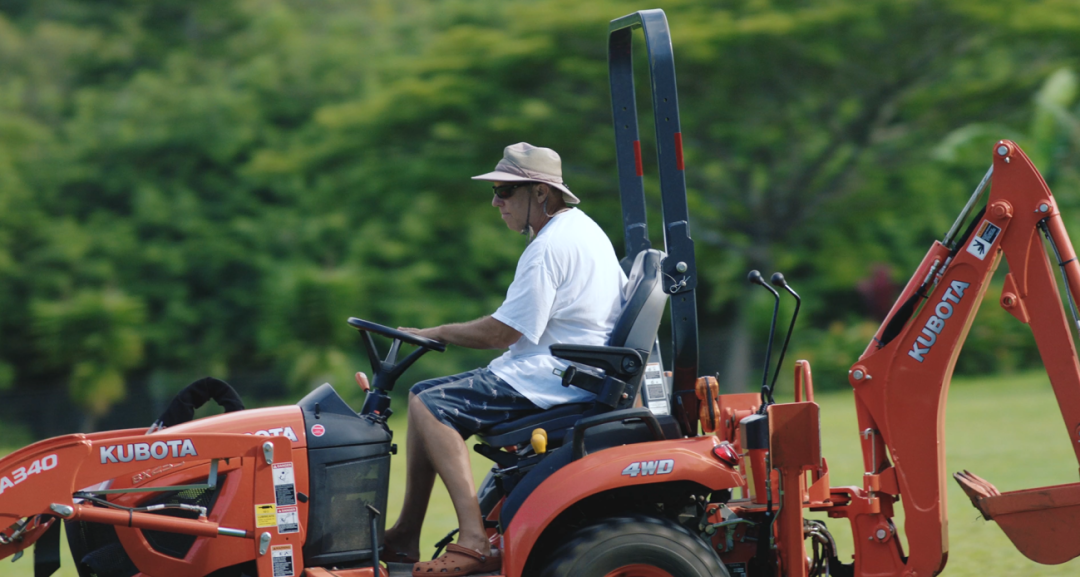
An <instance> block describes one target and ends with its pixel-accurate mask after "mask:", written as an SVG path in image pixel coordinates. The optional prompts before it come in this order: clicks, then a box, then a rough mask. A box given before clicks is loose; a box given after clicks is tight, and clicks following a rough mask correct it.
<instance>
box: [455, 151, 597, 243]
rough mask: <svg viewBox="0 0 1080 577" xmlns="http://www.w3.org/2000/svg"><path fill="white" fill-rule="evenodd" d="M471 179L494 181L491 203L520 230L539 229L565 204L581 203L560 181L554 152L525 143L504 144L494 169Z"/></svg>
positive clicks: (508, 223) (509, 224)
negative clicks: (501, 156)
mask: <svg viewBox="0 0 1080 577" xmlns="http://www.w3.org/2000/svg"><path fill="white" fill-rule="evenodd" d="M473 180H486V181H490V182H492V183H493V184H494V189H495V194H494V196H493V198H492V199H491V204H492V206H494V207H496V208H498V209H499V213H500V214H501V215H502V218H503V221H504V222H506V226H508V227H510V228H511V229H512V230H520V231H522V232H523V233H524V232H527V231H528V230H529V227H530V226H532V228H533V229H534V230H539V228H540V227H541V226H543V224H544V223H546V221H547V219H548V218H550V215H553V214H555V212H557V211H559V210H561V209H563V208H566V205H567V204H577V203H579V202H581V201H580V200H578V197H576V196H574V193H572V192H570V189H569V188H567V186H566V183H564V182H563V181H562V159H560V158H559V155H558V153H556V152H555V151H554V150H551V149H550V148H540V147H537V146H533V145H531V144H529V143H527V142H519V143H517V144H512V145H510V146H507V147H506V148H505V149H503V158H502V160H500V161H499V163H498V164H497V165H495V170H494V171H492V172H489V173H486V174H481V175H479V176H474V177H473ZM534 209H536V210H534ZM537 220H539V222H534V221H537Z"/></svg>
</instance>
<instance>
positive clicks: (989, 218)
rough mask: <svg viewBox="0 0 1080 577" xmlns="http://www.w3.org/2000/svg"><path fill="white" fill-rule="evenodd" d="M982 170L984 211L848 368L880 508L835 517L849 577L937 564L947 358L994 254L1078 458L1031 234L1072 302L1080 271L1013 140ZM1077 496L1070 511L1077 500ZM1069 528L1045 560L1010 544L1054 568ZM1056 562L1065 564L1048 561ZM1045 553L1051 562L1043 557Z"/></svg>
mask: <svg viewBox="0 0 1080 577" xmlns="http://www.w3.org/2000/svg"><path fill="white" fill-rule="evenodd" d="M992 173H993V179H992V184H991V191H990V196H989V199H988V201H987V204H986V209H985V212H980V213H979V214H977V215H976V217H975V218H974V219H972V221H971V223H970V225H969V227H968V229H967V232H966V233H965V234H964V235H963V236H961V237H960V238H959V239H957V240H956V241H954V242H952V243H950V244H949V245H946V244H943V243H940V242H935V243H934V245H933V246H932V247H931V249H930V251H929V252H928V253H927V256H926V257H925V258H924V260H923V262H922V263H921V264H920V266H919V267H918V269H917V270H916V274H915V276H913V277H912V279H911V281H910V282H909V283H908V285H907V287H906V288H905V290H904V292H903V294H902V295H901V298H900V300H899V301H898V303H897V305H896V306H895V307H894V308H893V311H892V312H891V313H890V316H889V318H887V319H886V321H885V322H884V323H882V326H881V328H880V329H879V331H878V333H877V335H876V336H875V339H874V342H872V343H871V344H870V346H868V347H867V350H866V352H865V353H863V355H862V357H861V358H860V359H859V361H858V362H857V363H856V364H855V365H854V366H852V368H851V371H850V372H849V381H850V383H851V386H852V387H853V388H854V389H855V401H856V408H857V413H858V420H859V430H860V432H861V436H862V449H863V461H864V465H865V471H866V473H865V478H864V491H865V496H866V499H867V502H868V503H871V504H873V503H875V500H877V502H879V503H881V505H878V506H876V507H875V506H870V507H866V508H864V510H863V511H861V512H860V513H859V514H851V515H837V516H848V517H849V518H850V520H851V523H852V528H853V531H854V532H855V535H854V537H855V543H856V549H857V551H856V556H855V558H856V567H855V573H856V574H857V575H904V576H909V577H916V576H930V575H934V574H936V573H937V572H939V571H940V570H941V569H942V568H943V567H944V565H945V561H946V558H947V553H948V549H949V546H948V522H947V514H946V508H945V494H946V486H945V484H946V475H945V442H944V424H945V400H946V395H947V393H948V387H949V381H950V379H951V377H952V372H953V368H954V366H955V364H956V358H957V356H958V355H959V353H960V349H961V347H962V346H963V344H964V339H965V338H966V337H967V334H968V330H969V329H970V327H971V323H972V320H973V319H974V317H975V313H976V312H977V311H978V309H979V305H980V304H981V302H982V298H983V295H984V293H985V291H986V289H987V287H988V286H989V282H990V279H991V277H992V276H993V273H994V271H995V270H996V268H997V266H998V263H999V261H1000V258H1001V256H1002V255H1004V257H1005V258H1006V260H1007V261H1008V263H1009V270H1010V272H1009V274H1008V275H1007V276H1006V279H1005V287H1004V290H1003V293H1002V295H1001V300H1000V304H1001V306H1002V307H1004V308H1005V309H1006V310H1007V311H1009V312H1010V313H1011V314H1012V315H1013V316H1015V317H1016V318H1017V319H1019V320H1020V321H1021V322H1024V323H1027V324H1028V325H1029V326H1030V327H1031V330H1032V332H1033V333H1034V336H1035V341H1036V344H1037V345H1038V348H1039V353H1040V355H1041V356H1042V359H1043V362H1044V364H1045V365H1046V369H1047V372H1048V374H1049V376H1050V382H1051V384H1052V385H1053V388H1054V392H1055V394H1056V396H1057V399H1058V403H1059V406H1060V408H1061V414H1062V416H1063V418H1064V420H1065V425H1066V429H1067V432H1068V434H1069V436H1070V439H1071V440H1072V445H1073V449H1074V451H1076V455H1077V459H1078V462H1080V444H1078V443H1077V442H1076V440H1077V435H1078V434H1080V364H1078V362H1077V356H1076V349H1075V344H1074V342H1073V338H1072V334H1071V331H1070V329H1069V324H1068V323H1069V321H1068V319H1067V317H1066V314H1065V310H1064V307H1063V306H1062V302H1061V296H1060V293H1059V291H1058V287H1057V283H1056V281H1055V279H1054V275H1053V270H1052V263H1051V262H1050V259H1049V257H1048V255H1047V250H1046V247H1045V245H1044V244H1043V241H1042V238H1041V235H1045V236H1047V237H1048V238H1049V239H1050V244H1051V245H1052V246H1053V247H1054V248H1055V249H1056V252H1057V254H1058V255H1059V258H1060V263H1061V264H1060V266H1061V267H1062V269H1063V273H1064V275H1065V279H1066V285H1067V289H1068V290H1067V292H1066V294H1067V295H1068V297H1069V298H1070V299H1071V300H1072V301H1073V302H1075V301H1076V299H1077V297H1078V294H1077V290H1078V289H1080V263H1078V262H1077V261H1076V255H1075V252H1074V251H1073V248H1072V243H1071V242H1070V240H1069V237H1068V234H1067V233H1066V232H1065V228H1064V225H1063V224H1062V221H1061V215H1060V213H1059V212H1058V208H1057V205H1056V203H1055V201H1054V197H1053V195H1052V194H1051V193H1050V189H1049V188H1048V187H1047V186H1046V183H1045V181H1044V180H1043V179H1042V177H1041V176H1040V175H1039V172H1038V171H1037V170H1036V169H1035V167H1034V165H1033V164H1032V163H1031V161H1030V160H1029V159H1028V157H1027V156H1026V155H1025V154H1024V153H1023V152H1022V151H1021V150H1020V148H1019V147H1018V146H1017V145H1016V144H1015V143H1013V142H1011V141H1001V142H999V143H998V144H996V145H995V147H994V164H993V167H992ZM977 194H978V193H977ZM962 218H963V217H962ZM958 223H959V221H958ZM950 236H951V235H950ZM950 240H952V239H951V238H949V239H946V242H948V241H950ZM886 449H887V453H886ZM962 484H963V483H962ZM990 487H991V489H992V486H990ZM1078 487H1080V485H1078ZM988 492H989V491H988ZM992 492H996V490H994V491H992ZM899 495H903V496H904V499H903V501H902V503H903V506H904V512H905V529H906V535H907V539H908V544H909V548H910V551H909V552H908V556H907V559H906V560H905V559H904V557H903V551H901V548H900V545H899V540H898V539H895V538H892V537H893V535H894V533H895V531H894V530H893V527H892V522H891V520H890V519H889V517H890V516H891V514H890V513H889V512H890V510H891V508H890V507H888V505H891V503H893V502H894V501H895V500H896V498H897V497H899ZM1071 495H1072V493H1069V494H1068V495H1059V497H1060V498H1063V499H1066V500H1067V498H1071V497H1070V496H1071ZM1077 497H1078V499H1077V503H1078V504H1080V492H1077ZM994 498H997V499H1001V498H1002V497H994ZM1041 510H1042V511H1054V510H1055V508H1054V507H1044V508H1043V509H1041ZM1044 514H1045V513H1044ZM1078 517H1080V514H1078ZM1043 521H1044V522H1045V521H1046V519H1043ZM999 523H1001V520H1000V519H999ZM1002 526H1003V528H1006V527H1005V524H1002ZM1072 526H1073V527H1075V529H1073V531H1074V532H1075V533H1078V534H1074V535H1071V536H1068V537H1064V536H1063V537H1059V538H1057V540H1056V541H1055V543H1056V542H1057V541H1065V540H1069V539H1071V542H1070V544H1069V545H1068V546H1064V545H1063V546H1061V547H1057V546H1056V545H1055V547H1054V550H1055V551H1056V553H1055V554H1054V555H1052V556H1047V555H1045V554H1042V553H1040V552H1037V551H1036V552H1034V553H1033V552H1030V551H1029V550H1025V546H1022V545H1021V543H1019V542H1018V541H1017V538H1015V537H1013V535H1012V534H1011V533H1010V537H1011V538H1013V541H1014V543H1016V544H1017V546H1018V547H1020V549H1021V550H1022V551H1023V552H1024V553H1025V554H1027V555H1028V556H1029V557H1032V558H1033V559H1035V560H1036V561H1040V562H1044V563H1046V562H1051V563H1052V562H1063V561H1064V560H1067V559H1069V558H1072V557H1075V556H1077V555H1078V554H1080V524H1077V523H1073V524H1072ZM879 529H881V530H879ZM1006 532H1007V533H1009V529H1008V528H1006ZM1044 542H1045V539H1044ZM1045 548H1046V547H1043V549H1045ZM1028 549H1030V547H1028ZM1063 555H1068V557H1066V558H1065V559H1061V560H1057V559H1058V558H1060V557H1061V556H1063ZM1050 557H1053V559H1054V560H1045V559H1050Z"/></svg>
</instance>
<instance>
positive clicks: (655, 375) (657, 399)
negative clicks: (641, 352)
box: [645, 363, 671, 415]
mask: <svg viewBox="0 0 1080 577" xmlns="http://www.w3.org/2000/svg"><path fill="white" fill-rule="evenodd" d="M645 402H646V404H647V405H648V407H649V410H650V411H652V412H653V414H654V415H667V414H670V412H671V411H670V409H668V403H667V395H665V394H664V373H663V371H661V369H660V363H649V364H647V365H645Z"/></svg>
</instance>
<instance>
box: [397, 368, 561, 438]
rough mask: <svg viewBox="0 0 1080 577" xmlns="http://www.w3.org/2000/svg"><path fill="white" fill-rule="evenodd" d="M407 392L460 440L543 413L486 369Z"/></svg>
mask: <svg viewBox="0 0 1080 577" xmlns="http://www.w3.org/2000/svg"><path fill="white" fill-rule="evenodd" d="M409 392H411V393H412V394H414V395H416V396H417V397H419V398H420V400H421V401H423V402H424V405H425V406H427V408H428V410H429V411H431V414H433V415H435V418H437V419H439V421H441V422H442V423H443V424H445V425H447V426H449V427H450V428H451V429H454V430H455V431H457V432H458V434H460V435H461V438H462V439H468V438H469V437H470V436H472V435H475V434H476V433H478V432H480V431H483V430H485V429H487V428H489V427H493V426H495V425H497V424H499V423H504V422H506V421H509V420H512V419H519V418H521V417H524V416H526V415H531V414H533V413H539V412H540V411H542V410H543V409H541V408H540V407H538V406H536V405H534V404H533V402H532V401H530V400H529V399H527V398H525V396H524V395H522V394H521V393H519V392H517V391H515V390H514V387H511V386H510V385H509V384H508V383H507V382H506V381H504V380H502V379H500V378H499V377H498V376H496V375H495V373H493V372H491V371H490V370H488V369H486V368H483V369H476V370H472V371H469V372H467V373H461V374H457V375H451V376H449V377H440V378H437V379H429V380H427V381H421V382H419V383H416V384H415V385H413V387H412V388H411V389H409Z"/></svg>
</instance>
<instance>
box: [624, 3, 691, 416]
mask: <svg viewBox="0 0 1080 577" xmlns="http://www.w3.org/2000/svg"><path fill="white" fill-rule="evenodd" d="M636 28H641V30H642V32H643V33H644V35H645V51H646V54H647V55H648V58H647V60H648V61H649V78H650V81H651V82H650V83H651V87H652V102H653V116H654V120H655V125H656V152H657V162H658V164H659V167H660V197H661V208H662V215H663V219H664V252H665V253H667V258H665V259H664V260H663V262H662V263H661V269H662V270H663V272H664V279H665V283H664V291H665V292H666V293H668V294H669V295H671V332H672V339H673V347H672V350H673V355H672V356H673V357H674V358H673V361H672V368H673V373H674V379H673V385H672V397H673V398H672V409H673V411H674V416H675V418H676V420H678V421H679V422H680V423H682V424H683V426H684V427H687V430H686V431H685V433H686V434H687V435H691V436H693V435H696V434H697V420H698V417H697V414H698V410H697V403H698V401H697V397H696V396H695V395H694V382H695V381H696V380H697V373H698V325H697V299H696V297H695V295H694V289H695V287H696V286H697V265H696V263H695V260H694V241H693V240H692V239H691V238H690V223H689V211H688V210H687V205H686V179H685V175H684V172H683V170H684V163H683V147H682V129H681V128H680V125H679V99H678V93H677V90H676V86H675V58H674V54H673V53H672V50H671V32H670V30H669V29H668V23H667V16H665V15H664V11H663V10H641V11H639V12H635V13H633V14H628V15H626V16H623V17H622V18H617V19H615V20H612V21H611V25H610V26H609V28H608V69H609V77H610V80H611V107H612V111H613V120H614V124H615V152H616V158H617V161H618V167H619V195H620V198H621V200H622V213H623V230H624V233H625V235H626V259H627V260H628V261H629V262H633V260H634V257H635V256H637V254H638V253H639V252H641V251H642V250H645V249H647V248H651V244H650V242H649V232H648V226H647V223H646V215H645V187H644V182H643V179H642V175H643V174H644V168H643V166H642V159H641V139H640V137H639V136H638V114H637V99H636V98H635V94H634V66H633V54H632V51H631V47H632V40H633V31H634V29H636Z"/></svg>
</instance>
